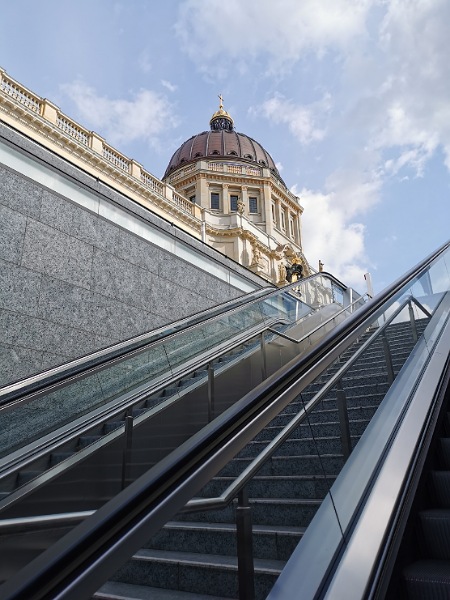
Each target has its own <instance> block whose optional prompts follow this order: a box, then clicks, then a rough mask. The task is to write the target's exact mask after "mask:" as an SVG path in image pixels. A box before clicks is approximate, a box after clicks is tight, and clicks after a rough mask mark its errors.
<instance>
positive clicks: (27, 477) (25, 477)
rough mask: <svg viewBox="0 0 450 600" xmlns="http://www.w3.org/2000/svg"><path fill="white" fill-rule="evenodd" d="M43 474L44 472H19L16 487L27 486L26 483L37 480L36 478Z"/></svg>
mask: <svg viewBox="0 0 450 600" xmlns="http://www.w3.org/2000/svg"><path fill="white" fill-rule="evenodd" d="M41 474H42V471H19V473H18V474H17V483H16V486H17V487H19V486H21V485H25V483H28V482H29V481H32V480H33V479H36V477H39V475H41Z"/></svg>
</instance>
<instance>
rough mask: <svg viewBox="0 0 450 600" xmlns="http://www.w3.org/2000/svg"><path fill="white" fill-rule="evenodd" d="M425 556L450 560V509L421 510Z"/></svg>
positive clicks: (420, 520)
mask: <svg viewBox="0 0 450 600" xmlns="http://www.w3.org/2000/svg"><path fill="white" fill-rule="evenodd" d="M419 522H420V525H421V529H422V533H423V542H424V548H423V552H424V554H425V556H428V557H430V558H432V559H438V560H450V510H446V509H443V508H438V509H436V508H435V509H427V510H422V511H420V512H419Z"/></svg>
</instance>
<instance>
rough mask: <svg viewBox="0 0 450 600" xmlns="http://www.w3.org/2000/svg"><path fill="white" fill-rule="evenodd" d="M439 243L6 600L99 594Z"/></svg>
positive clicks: (14, 584) (6, 593)
mask: <svg viewBox="0 0 450 600" xmlns="http://www.w3.org/2000/svg"><path fill="white" fill-rule="evenodd" d="M448 248H449V244H445V245H444V246H442V247H441V248H440V249H438V250H437V251H436V252H435V253H433V254H432V255H431V256H430V257H427V258H426V259H425V260H424V261H422V262H421V263H420V264H419V265H417V266H416V267H415V268H414V269H412V270H411V271H410V272H408V273H407V274H406V275H405V276H404V277H403V278H401V279H399V280H398V281H396V282H395V283H394V284H392V285H391V286H389V288H387V289H386V290H385V291H384V292H383V294H381V295H380V296H379V297H377V298H374V299H373V300H371V301H370V302H368V303H367V304H366V305H365V306H363V307H362V308H361V309H359V310H358V311H356V312H355V313H354V314H353V315H351V316H350V317H349V318H348V319H347V320H346V321H345V322H344V323H342V324H340V325H338V326H337V327H336V330H335V331H334V332H333V334H332V335H329V336H328V337H326V338H325V339H324V340H322V341H321V342H320V343H319V344H318V345H317V346H316V347H315V349H314V350H312V351H311V352H309V353H308V354H307V355H305V356H302V357H301V358H299V359H296V360H294V361H292V362H291V363H290V364H288V365H287V366H286V367H285V368H283V369H281V370H280V371H279V372H277V373H276V374H274V375H273V376H271V377H269V379H268V380H267V381H266V382H264V383H262V384H260V385H259V386H257V387H256V388H255V389H254V390H253V391H252V392H250V393H249V394H247V396H246V397H245V398H243V399H242V400H241V401H239V402H237V403H236V404H234V405H233V406H232V407H230V409H228V410H227V411H226V413H224V414H223V415H221V416H220V417H218V418H217V419H215V420H214V421H212V422H211V423H210V424H209V425H208V426H206V427H205V428H204V429H202V430H201V431H199V432H198V433H197V434H196V435H194V436H193V437H192V438H191V439H189V440H188V441H187V442H186V443H184V444H182V445H181V446H180V447H178V448H177V449H176V450H175V451H174V452H172V453H171V454H170V455H169V456H167V457H166V458H165V459H164V460H163V461H161V463H158V464H157V465H155V466H154V467H153V468H151V469H150V470H149V471H148V472H147V473H146V474H145V475H143V476H142V477H141V478H140V479H139V480H137V481H135V482H134V483H132V484H131V485H130V486H129V487H127V488H126V489H125V490H123V492H121V493H120V494H118V496H116V497H115V498H114V499H113V500H111V502H109V503H107V504H106V505H104V506H102V507H101V508H99V510H97V511H96V513H95V514H93V515H91V516H90V517H89V518H87V519H86V520H85V521H84V522H83V523H81V524H80V525H79V526H78V527H76V528H75V529H73V530H72V531H70V532H69V533H68V534H67V535H66V536H65V537H64V538H62V539H60V540H59V541H58V542H56V543H55V544H54V545H53V546H51V547H50V548H49V549H48V550H47V551H45V552H44V553H43V554H41V555H40V556H39V557H38V558H36V559H35V560H34V561H33V563H32V564H30V565H29V566H28V568H27V569H26V571H22V572H20V573H17V575H15V576H13V577H12V578H11V579H10V580H8V581H7V582H6V583H5V584H4V586H3V588H2V594H3V598H4V600H12V599H18V598H25V597H26V598H27V599H30V600H38V599H43V598H44V597H48V595H49V594H50V595H52V594H55V593H56V590H57V593H58V598H60V599H63V598H64V599H73V600H79V599H80V598H83V597H90V595H91V594H92V593H93V592H94V591H95V590H96V589H98V587H99V586H100V585H101V584H102V583H103V581H104V580H105V579H107V578H108V576H109V575H110V574H112V573H113V572H114V571H115V570H116V569H117V568H119V567H120V566H121V565H122V563H123V562H124V561H125V560H126V559H127V558H128V557H129V556H130V554H131V553H132V552H133V551H134V550H135V549H137V548H139V547H141V546H142V545H143V544H144V543H145V541H146V540H147V539H148V538H150V537H151V536H152V535H153V534H154V533H156V532H157V531H158V530H159V529H160V528H161V526H162V524H163V523H165V522H166V521H167V520H168V519H169V518H170V517H171V516H172V515H173V514H175V513H176V512H178V511H179V510H180V509H181V508H182V507H183V506H184V505H185V504H186V503H187V502H188V501H189V500H190V499H191V498H192V496H193V495H194V494H195V493H196V491H197V490H198V489H200V488H201V487H202V486H203V485H205V484H206V483H207V482H208V481H209V480H210V479H211V477H212V476H214V475H215V474H216V473H217V472H218V471H220V469H221V468H223V466H225V464H227V462H228V461H229V460H231V459H232V458H233V457H234V456H235V455H236V454H237V453H238V452H239V451H240V450H241V449H242V448H243V447H244V446H245V445H246V444H247V443H248V442H249V441H250V440H252V439H253V438H254V436H255V435H256V434H257V433H259V432H260V431H261V430H262V429H263V428H264V427H265V426H266V425H267V424H268V423H269V422H270V421H271V420H272V419H273V418H274V417H275V416H276V415H277V414H279V413H280V412H281V411H282V410H283V409H284V408H285V407H286V406H287V405H288V404H289V403H290V402H291V401H292V400H294V399H295V398H296V397H297V396H298V393H299V389H304V388H305V387H306V385H308V383H311V382H312V381H314V380H315V378H316V377H317V376H318V375H319V374H321V373H322V372H323V371H324V370H325V369H326V368H327V367H328V366H330V365H331V364H332V363H333V362H334V361H335V359H336V358H338V357H339V356H340V355H341V353H342V352H343V351H344V350H345V349H347V348H348V347H350V346H351V345H352V344H353V342H354V341H355V340H356V339H357V338H358V337H360V336H361V335H362V334H363V333H364V331H365V330H366V328H367V326H368V323H369V322H370V323H373V322H374V321H375V320H377V319H378V318H379V317H380V316H381V315H382V314H383V312H384V307H385V305H386V303H387V302H388V301H389V302H393V301H394V300H395V299H398V298H399V297H401V295H402V293H403V290H404V288H405V287H406V286H407V285H408V284H410V283H411V282H412V281H413V280H414V279H415V278H416V277H417V276H418V275H419V274H420V273H422V272H423V271H424V270H425V269H426V268H427V267H429V266H430V265H432V264H433V262H434V261H435V260H436V259H438V258H439V257H440V256H441V255H442V254H443V253H444V252H445V251H446V250H447V249H448Z"/></svg>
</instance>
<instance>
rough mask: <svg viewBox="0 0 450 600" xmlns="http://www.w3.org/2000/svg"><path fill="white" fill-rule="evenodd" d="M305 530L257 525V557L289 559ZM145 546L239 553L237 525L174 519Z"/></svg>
mask: <svg viewBox="0 0 450 600" xmlns="http://www.w3.org/2000/svg"><path fill="white" fill-rule="evenodd" d="M191 516H192V515H191ZM194 516H195V515H194ZM304 531H305V528H304V527H292V526H291V527H282V526H278V527H274V526H270V525H253V553H254V556H255V558H264V559H274V560H283V561H285V560H288V558H289V557H290V556H291V554H292V552H293V551H294V549H295V547H296V546H297V544H298V543H299V541H300V539H301V537H302V535H303V533H304ZM144 547H145V548H147V549H150V548H151V549H155V550H169V549H170V548H177V550H178V551H180V552H191V553H193V552H201V553H202V554H225V555H230V556H236V525H235V524H233V523H209V522H208V523H198V522H189V521H185V522H180V521H171V522H169V523H166V525H165V526H164V527H163V528H162V529H161V530H160V531H159V532H158V533H157V534H156V535H155V536H153V537H152V538H151V539H150V540H149V541H148V542H147V543H146V544H145V546H144Z"/></svg>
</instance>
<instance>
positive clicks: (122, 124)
mask: <svg viewBox="0 0 450 600" xmlns="http://www.w3.org/2000/svg"><path fill="white" fill-rule="evenodd" d="M61 88H62V90H63V92H64V93H65V94H67V96H69V97H70V98H71V100H72V101H73V102H74V103H75V105H76V108H77V111H78V114H79V119H80V120H81V121H82V122H83V123H84V124H87V126H88V127H91V128H92V129H94V130H96V131H97V132H98V133H100V134H101V135H102V136H103V137H105V138H106V140H107V141H108V142H109V143H111V144H114V145H118V146H120V145H124V144H128V143H130V142H133V141H136V140H145V141H147V142H149V143H150V144H151V145H156V144H157V143H158V136H159V135H160V134H162V133H163V132H165V131H167V130H168V129H170V128H172V127H174V126H175V125H176V117H175V115H174V113H173V108H172V106H171V104H170V103H169V102H168V100H167V99H166V98H165V97H164V96H162V95H160V94H157V93H156V92H153V91H151V90H140V91H139V92H138V93H136V94H135V95H134V97H133V98H132V99H130V100H128V99H127V100H125V99H115V100H112V99H109V98H106V97H104V96H100V95H98V94H97V93H96V91H95V90H94V89H93V88H91V87H90V86H88V85H86V84H85V83H83V82H81V81H76V82H74V83H70V84H65V85H63V86H61Z"/></svg>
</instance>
